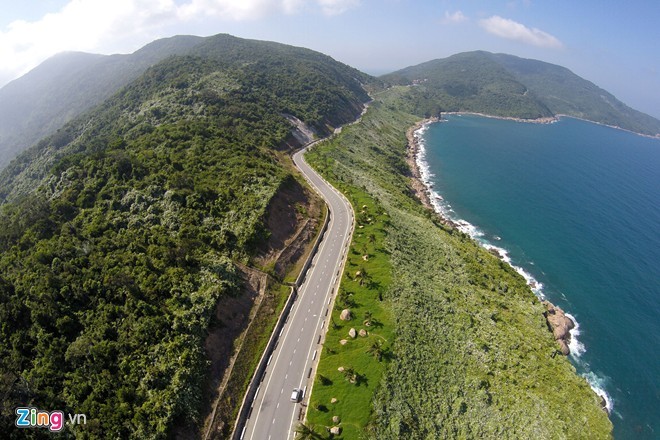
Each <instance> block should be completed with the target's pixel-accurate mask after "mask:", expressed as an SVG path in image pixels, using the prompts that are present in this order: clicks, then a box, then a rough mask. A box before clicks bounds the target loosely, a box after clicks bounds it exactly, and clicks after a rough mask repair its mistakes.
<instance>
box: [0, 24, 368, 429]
mask: <svg viewBox="0 0 660 440" xmlns="http://www.w3.org/2000/svg"><path fill="white" fill-rule="evenodd" d="M371 81H372V79H371V78H370V77H368V76H367V75H364V74H362V73H360V72H358V71H356V70H354V69H352V68H349V67H347V66H345V65H342V64H340V63H337V62H336V61H334V60H332V59H331V58H329V57H326V56H323V55H320V54H316V53H313V52H311V51H309V50H306V49H297V48H293V47H289V46H284V45H279V44H274V43H262V42H256V41H248V40H241V39H237V38H234V37H230V36H224V35H221V36H216V37H211V38H208V39H206V40H205V41H204V42H203V44H202V45H201V46H199V49H198V50H197V51H195V52H194V53H190V54H188V55H185V56H174V57H170V58H168V59H166V60H165V61H162V62H160V63H159V64H157V65H156V66H154V67H152V68H150V69H148V70H147V71H146V72H145V73H144V74H143V75H141V76H140V77H139V78H138V79H137V80H135V81H134V82H132V83H131V84H130V85H128V86H127V87H125V88H123V89H121V90H120V91H119V92H118V93H117V94H116V95H114V96H113V97H112V98H111V99H109V100H107V101H106V102H105V103H103V104H102V105H101V106H100V107H98V108H96V109H94V110H92V111H91V112H89V113H87V114H86V115H85V116H82V117H79V118H77V119H76V120H74V121H72V122H70V123H69V124H67V125H66V126H64V127H63V128H61V129H60V130H59V131H58V132H57V133H55V134H54V135H52V136H50V137H48V138H46V139H44V140H42V141H40V142H39V143H38V144H37V145H35V146H34V147H32V148H31V149H30V150H28V151H27V152H25V153H23V154H22V155H21V156H19V157H18V158H17V160H15V161H14V162H13V163H12V164H11V165H10V166H9V167H8V168H6V169H5V170H4V171H3V173H2V175H1V176H0V187H1V188H2V196H1V199H2V201H3V202H4V203H3V205H2V206H1V207H0V225H2V226H1V227H0V250H1V251H2V254H1V256H0V377H1V378H2V382H0V395H2V396H3V400H2V411H1V412H0V414H1V415H0V431H1V432H10V433H12V436H15V437H16V438H20V435H19V434H22V433H25V432H26V431H17V430H15V429H13V428H12V425H13V422H14V416H13V414H12V410H11V408H13V407H15V406H21V405H26V404H30V405H33V406H37V407H40V408H58V409H64V410H65V411H70V412H75V413H83V414H86V415H87V418H88V421H90V422H89V423H88V424H87V425H86V426H84V427H80V428H78V430H77V431H76V436H77V437H79V438H166V437H168V436H171V435H172V429H173V427H177V426H178V427H182V426H199V424H200V423H201V420H200V411H201V404H202V402H201V399H202V397H201V396H202V395H203V394H204V393H203V392H202V385H203V383H204V380H205V377H206V375H207V373H208V371H207V363H206V362H207V357H206V354H205V351H204V345H203V342H204V338H205V336H206V334H207V333H206V332H207V327H208V326H209V322H210V320H211V316H212V314H213V312H214V310H215V306H216V303H217V302H218V300H219V299H220V298H222V297H224V296H227V295H235V294H236V293H237V292H238V291H239V289H240V287H241V284H242V282H241V281H240V279H239V277H238V270H237V268H236V265H237V264H239V263H249V262H250V261H251V258H252V256H253V255H254V253H255V249H256V248H257V246H258V245H259V244H260V243H263V242H264V241H265V240H266V239H267V237H268V236H269V235H270V231H268V230H267V229H266V225H265V220H264V218H265V214H266V210H267V207H268V204H269V202H270V201H271V200H272V199H273V197H274V196H275V194H277V193H278V192H279V190H280V189H281V188H286V187H288V186H291V185H290V183H291V181H292V180H293V177H292V175H291V171H289V170H290V169H291V166H290V165H287V163H286V160H288V159H286V157H287V156H286V155H285V154H281V153H280V151H279V150H282V149H287V148H289V145H294V144H295V141H294V139H293V138H292V137H291V131H292V126H291V124H290V122H288V120H287V119H286V118H285V116H284V115H285V114H286V115H292V116H295V117H297V118H299V119H300V120H302V121H304V122H305V123H307V124H308V125H309V126H311V127H314V128H315V129H316V130H317V132H318V133H319V134H323V133H327V132H330V131H331V130H332V128H333V126H335V125H337V124H341V123H345V122H348V121H350V120H352V119H354V118H355V117H356V116H357V115H359V113H360V111H361V109H362V104H363V102H365V101H366V100H367V99H368V96H367V94H366V93H365V92H364V90H363V89H362V86H361V84H360V83H361V82H364V83H368V82H371ZM290 209H294V207H290ZM271 313H272V311H271ZM217 325H221V323H220V324H217ZM219 328H222V327H221V326H220V327H219ZM30 433H31V435H39V432H38V431H30ZM41 434H44V435H46V436H47V435H48V434H47V433H41ZM70 436H71V435H70Z"/></svg>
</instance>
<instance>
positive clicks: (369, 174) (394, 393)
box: [308, 88, 611, 440]
mask: <svg viewBox="0 0 660 440" xmlns="http://www.w3.org/2000/svg"><path fill="white" fill-rule="evenodd" d="M413 90H414V89H413ZM408 93H410V88H407V89H404V88H395V89H393V90H390V91H388V92H387V93H385V94H383V95H382V96H381V97H380V98H379V99H377V101H376V102H375V103H374V104H373V105H372V107H371V108H370V110H369V111H368V112H367V114H366V115H365V116H364V117H363V120H362V122H361V123H360V124H357V125H354V126H351V127H349V128H347V129H345V130H344V131H343V132H342V134H341V135H340V136H338V137H337V138H335V139H334V140H333V141H331V142H327V143H324V144H322V145H320V146H319V147H317V148H315V150H314V151H313V152H311V153H309V154H308V160H309V161H310V163H312V164H313V165H314V166H315V167H316V168H317V169H319V170H320V171H321V172H322V173H323V174H324V175H325V176H326V177H327V178H328V179H329V180H330V181H331V182H333V183H334V184H336V185H337V186H338V187H339V188H340V189H341V190H342V191H343V192H344V193H345V194H347V196H348V197H349V199H350V200H351V201H352V203H353V206H354V209H355V210H356V213H359V212H361V207H362V206H366V209H364V210H365V211H366V212H368V213H369V214H368V215H369V217H371V218H372V222H373V223H374V224H373V225H367V224H368V222H367V223H364V224H365V228H364V229H365V230H368V229H367V228H373V229H374V230H375V231H377V232H376V233H378V234H380V235H381V236H382V238H380V237H379V238H378V239H377V240H376V241H375V244H374V245H369V244H367V245H366V246H365V240H364V237H363V236H361V234H360V231H361V229H359V228H358V229H356V236H355V238H354V242H353V244H352V255H351V257H350V259H349V264H348V265H347V268H346V271H345V274H344V278H343V283H344V284H343V291H344V292H349V293H351V295H349V296H348V300H349V301H352V302H353V303H354V304H355V305H354V307H355V308H356V311H357V313H356V315H357V322H356V323H353V324H351V322H349V323H348V324H346V325H343V324H342V325H338V326H336V327H335V328H334V329H333V328H330V329H329V332H328V342H327V343H326V344H327V346H328V347H329V350H328V349H324V351H323V353H322V356H321V361H320V362H321V363H320V366H319V372H320V374H321V375H320V376H318V377H317V379H316V381H315V384H314V389H313V394H312V397H311V405H310V408H309V410H308V411H309V412H308V419H309V421H310V424H313V425H315V427H316V428H315V429H316V430H317V432H319V433H321V435H325V434H323V432H324V430H323V428H322V427H324V426H332V425H333V422H332V417H333V416H334V415H337V416H339V417H340V420H341V426H342V427H343V428H344V430H343V434H342V436H341V437H342V438H345V439H356V438H364V437H366V438H373V439H378V440H384V439H385V440H386V439H401V438H406V439H429V438H497V439H501V438H511V439H519V438H548V439H550V438H589V439H596V438H609V437H610V432H611V423H610V421H609V420H608V418H607V415H606V413H605V412H604V411H603V410H602V409H601V408H600V405H599V401H598V397H597V396H596V395H595V394H594V393H593V392H592V391H591V389H590V388H589V386H588V384H587V383H586V381H585V380H584V379H583V378H580V377H578V376H577V375H576V374H575V370H574V368H573V367H572V366H571V364H570V363H569V361H568V360H567V359H566V358H565V357H563V356H555V353H556V351H557V345H556V343H555V341H554V340H553V337H552V335H551V333H550V332H549V331H548V327H547V325H546V322H545V318H544V317H543V310H544V309H543V307H542V305H541V304H540V302H539V301H538V300H537V299H536V297H535V296H534V295H533V293H532V292H531V290H530V289H529V287H528V286H527V285H526V283H525V280H524V279H523V278H522V277H520V276H519V275H518V274H516V273H515V271H513V270H512V269H511V268H510V267H509V266H508V265H507V264H505V263H504V262H502V261H501V260H499V259H498V258H497V257H495V256H493V255H491V254H490V253H488V252H487V251H485V250H484V249H482V248H481V247H479V246H478V245H477V244H476V243H475V242H474V241H473V240H471V239H470V238H469V237H467V236H466V235H464V234H462V233H460V232H458V231H456V230H454V229H452V228H450V227H447V226H444V225H442V224H441V223H439V222H438V220H437V218H435V216H434V215H433V214H431V213H430V211H428V210H426V209H424V208H423V207H422V206H421V204H420V203H419V202H418V201H417V200H416V199H415V198H414V196H413V193H412V190H411V188H410V181H409V177H407V175H408V174H407V165H406V164H405V162H404V161H403V158H404V157H405V154H406V138H405V135H404V133H405V130H406V129H407V128H408V127H409V126H410V125H411V124H412V121H413V120H414V119H415V118H414V117H413V116H411V115H409V114H406V113H403V112H401V111H400V110H399V108H400V107H401V105H402V100H403V101H407V102H410V101H409V100H410V99H411V98H410V97H409V96H406V95H407V94H408ZM412 93H414V91H413V92H412ZM358 224H362V223H361V221H360V220H358ZM381 240H382V241H381ZM367 243H368V242H367ZM364 253H366V254H368V255H369V261H366V262H365V261H360V258H359V256H360V255H362V254H364ZM355 264H360V265H364V266H363V267H364V268H366V273H374V274H375V276H374V282H373V283H363V285H362V286H360V287H358V286H356V284H355V283H356V274H355V270H356V268H355ZM367 265H373V266H367ZM358 267H359V266H358ZM381 298H382V301H380V299H381ZM337 301H338V302H339V304H340V306H339V307H341V306H342V305H343V304H342V294H341V293H340V296H339V298H338V300H337ZM339 307H338V308H339ZM338 308H337V309H338ZM367 310H373V313H374V314H376V313H378V315H377V316H378V318H377V319H378V321H379V326H378V327H377V329H374V330H373V333H372V334H370V335H369V336H368V337H367V338H364V339H362V340H361V339H359V338H358V339H357V340H354V341H353V340H351V341H349V342H348V343H347V344H346V345H344V346H342V345H340V344H338V343H337V339H339V338H342V339H347V338H346V336H345V335H346V331H347V330H346V328H347V327H350V326H357V327H358V328H360V327H363V326H362V325H360V324H361V322H360V321H361V320H362V319H363V318H362V314H364V313H366V311H367ZM337 313H338V312H337V310H335V312H334V315H333V320H334V321H335V322H336V323H339V321H338V318H337ZM380 335H382V338H383V343H382V345H381V347H380V349H382V351H383V354H385V356H381V357H379V356H375V355H374V353H375V351H374V350H376V349H371V345H373V343H374V342H375V341H376V340H377V339H379V337H380ZM390 335H394V337H393V339H392V338H391V337H390ZM383 363H384V364H386V367H385V368H383V366H382V364H383ZM338 366H344V367H351V371H352V372H354V373H356V374H358V375H362V377H363V378H366V379H367V380H366V381H364V380H363V381H362V382H360V381H359V380H357V381H354V382H355V383H351V382H350V381H347V380H345V377H344V376H345V371H346V368H345V369H344V373H341V372H338V370H337V368H338ZM379 378H380V379H379ZM375 380H378V385H377V387H376V383H374V381H375ZM374 390H375V392H374ZM369 395H371V396H372V400H371V405H367V403H366V402H367V398H368V396H369ZM331 396H333V397H337V398H338V401H337V403H335V404H331V403H329V399H330V398H331ZM367 420H369V422H367Z"/></svg>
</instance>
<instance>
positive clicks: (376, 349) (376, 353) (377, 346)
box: [367, 340, 385, 362]
mask: <svg viewBox="0 0 660 440" xmlns="http://www.w3.org/2000/svg"><path fill="white" fill-rule="evenodd" d="M367 353H369V354H370V355H372V356H373V357H375V358H376V360H377V361H378V362H380V361H381V360H382V359H383V355H384V354H385V349H383V343H382V342H381V341H380V340H375V341H374V343H373V344H371V346H370V347H369V349H368V350H367Z"/></svg>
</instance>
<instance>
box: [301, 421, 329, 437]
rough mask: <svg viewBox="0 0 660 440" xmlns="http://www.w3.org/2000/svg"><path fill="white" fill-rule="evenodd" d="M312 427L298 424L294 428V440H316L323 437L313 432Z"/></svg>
mask: <svg viewBox="0 0 660 440" xmlns="http://www.w3.org/2000/svg"><path fill="white" fill-rule="evenodd" d="M314 428H315V427H314V425H311V424H310V425H306V424H304V423H299V424H298V426H297V427H296V440H318V439H322V438H323V436H321V434H319V433H318V432H316V431H315V430H314Z"/></svg>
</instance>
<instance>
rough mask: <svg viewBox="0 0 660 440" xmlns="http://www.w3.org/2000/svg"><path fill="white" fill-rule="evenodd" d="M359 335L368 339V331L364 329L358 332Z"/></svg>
mask: <svg viewBox="0 0 660 440" xmlns="http://www.w3.org/2000/svg"><path fill="white" fill-rule="evenodd" d="M358 334H359V335H360V336H362V337H363V338H366V337H367V331H366V330H365V329H363V328H361V329H360V331H359V332H358Z"/></svg>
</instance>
